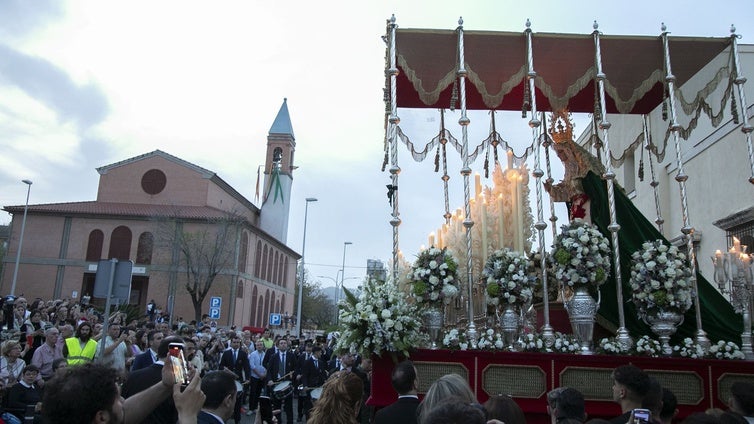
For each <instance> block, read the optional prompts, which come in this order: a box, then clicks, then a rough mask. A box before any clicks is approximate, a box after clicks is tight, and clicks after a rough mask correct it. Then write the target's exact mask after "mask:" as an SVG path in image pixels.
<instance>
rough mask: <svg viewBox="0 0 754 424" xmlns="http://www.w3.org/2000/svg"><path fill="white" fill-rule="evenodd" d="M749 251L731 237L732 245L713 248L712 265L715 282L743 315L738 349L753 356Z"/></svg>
mask: <svg viewBox="0 0 754 424" xmlns="http://www.w3.org/2000/svg"><path fill="white" fill-rule="evenodd" d="M752 259H753V258H752V255H750V254H748V253H746V246H743V249H742V246H741V242H740V241H739V240H738V239H737V238H735V237H734V238H733V247H731V248H730V250H729V251H728V252H725V253H723V252H721V251H719V250H718V251H716V252H715V256H713V257H712V263H713V264H714V265H715V282H716V283H717V286H718V288H719V289H720V292H722V293H723V294H727V295H729V296H730V303H731V305H733V308H735V310H736V312H737V313H739V314H741V315H742V316H743V322H744V332H743V333H742V334H741V350H742V351H743V353H744V355H746V359H747V360H754V350H752V345H751V316H752V307H753V305H752V299H754V285H752Z"/></svg>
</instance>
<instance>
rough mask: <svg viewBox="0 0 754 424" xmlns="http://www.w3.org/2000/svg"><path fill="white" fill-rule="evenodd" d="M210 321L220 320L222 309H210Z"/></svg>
mask: <svg viewBox="0 0 754 424" xmlns="http://www.w3.org/2000/svg"><path fill="white" fill-rule="evenodd" d="M209 319H220V308H209Z"/></svg>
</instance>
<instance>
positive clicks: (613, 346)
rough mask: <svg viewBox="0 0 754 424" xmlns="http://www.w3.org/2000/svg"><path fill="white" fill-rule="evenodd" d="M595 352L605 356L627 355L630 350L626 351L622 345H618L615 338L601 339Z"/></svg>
mask: <svg viewBox="0 0 754 424" xmlns="http://www.w3.org/2000/svg"><path fill="white" fill-rule="evenodd" d="M597 351H598V352H599V353H602V354H605V355H628V354H630V352H631V350H630V349H626V348H625V346H624V345H623V344H622V343H618V341H617V340H616V339H615V337H605V338H603V339H601V340H600V342H599V348H597Z"/></svg>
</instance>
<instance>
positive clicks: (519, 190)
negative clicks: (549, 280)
mask: <svg viewBox="0 0 754 424" xmlns="http://www.w3.org/2000/svg"><path fill="white" fill-rule="evenodd" d="M523 179H524V178H523V176H522V175H519V176H518V178H517V179H516V196H517V198H516V202H517V203H518V208H516V212H518V215H517V219H518V222H517V223H516V227H518V232H517V234H518V251H519V252H523V251H524V249H525V247H524V187H523V183H522V182H523Z"/></svg>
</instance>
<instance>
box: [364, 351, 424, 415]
mask: <svg viewBox="0 0 754 424" xmlns="http://www.w3.org/2000/svg"><path fill="white" fill-rule="evenodd" d="M390 379H391V382H392V384H393V388H394V389H395V391H396V392H398V400H397V401H395V402H393V403H392V404H390V405H388V406H386V407H384V408H382V409H380V410H379V411H377V414H376V415H375V416H374V424H416V423H417V420H416V408H417V407H418V406H419V397H418V396H417V395H416V368H414V364H413V362H411V361H403V362H400V363H399V364H398V365H396V366H395V368H394V369H393V373H392V375H391V376H390Z"/></svg>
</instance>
